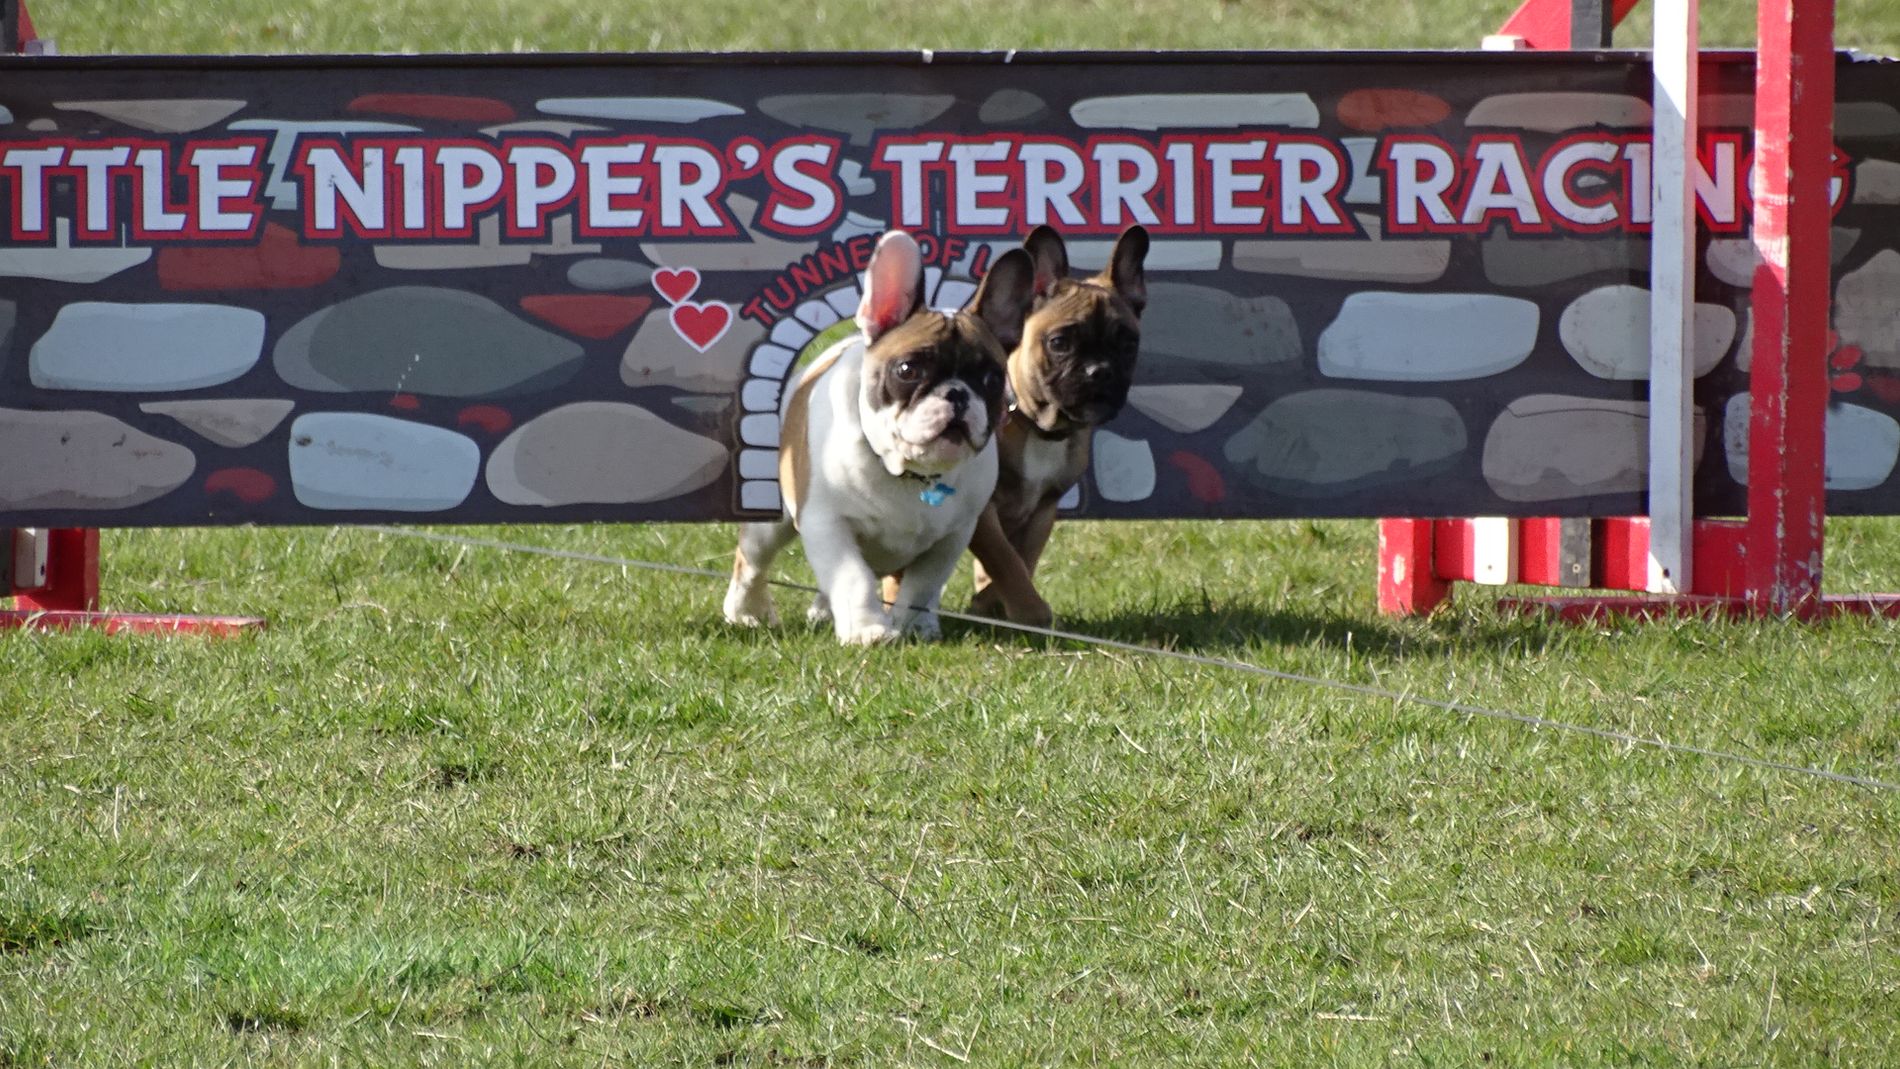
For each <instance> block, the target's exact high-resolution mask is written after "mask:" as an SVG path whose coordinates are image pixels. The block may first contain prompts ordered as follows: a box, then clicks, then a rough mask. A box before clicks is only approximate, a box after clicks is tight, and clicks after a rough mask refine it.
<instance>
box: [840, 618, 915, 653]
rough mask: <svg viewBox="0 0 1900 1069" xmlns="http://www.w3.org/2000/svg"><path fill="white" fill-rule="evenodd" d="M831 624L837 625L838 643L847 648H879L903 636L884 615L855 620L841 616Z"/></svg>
mask: <svg viewBox="0 0 1900 1069" xmlns="http://www.w3.org/2000/svg"><path fill="white" fill-rule="evenodd" d="M833 622H834V623H835V624H836V625H837V629H838V641H839V642H842V643H843V644H845V645H847V646H879V645H882V644H884V643H886V642H895V641H896V640H897V639H898V638H899V637H900V636H901V635H902V634H903V632H902V631H899V630H898V629H897V625H896V624H894V623H892V622H891V618H890V616H889V615H887V614H885V613H869V614H865V615H862V616H859V617H858V618H857V619H855V620H847V619H846V618H844V617H842V616H841V617H838V618H837V619H836V620H835V621H833Z"/></svg>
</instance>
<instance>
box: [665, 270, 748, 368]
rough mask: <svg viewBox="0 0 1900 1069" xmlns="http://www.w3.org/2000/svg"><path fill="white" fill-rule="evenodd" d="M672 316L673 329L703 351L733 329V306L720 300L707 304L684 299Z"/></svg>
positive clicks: (688, 342) (676, 306)
mask: <svg viewBox="0 0 1900 1069" xmlns="http://www.w3.org/2000/svg"><path fill="white" fill-rule="evenodd" d="M655 277H658V276H655ZM662 292H664V291H662ZM671 318H672V321H673V330H674V331H675V332H676V333H677V334H679V336H680V337H682V338H684V339H686V344H688V345H690V346H692V347H693V348H695V349H697V350H699V351H700V352H702V353H703V352H705V351H706V350H708V349H710V348H712V347H713V345H714V344H715V343H717V342H718V341H719V339H721V338H723V337H725V336H726V331H728V330H730V329H732V306H731V305H729V304H724V303H722V302H720V301H707V302H706V303H705V304H695V303H693V302H692V301H682V302H680V303H679V304H676V305H674V306H673V312H672V317H671Z"/></svg>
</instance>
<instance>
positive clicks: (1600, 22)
mask: <svg viewBox="0 0 1900 1069" xmlns="http://www.w3.org/2000/svg"><path fill="white" fill-rule="evenodd" d="M1615 29H1616V13H1615V10H1614V5H1612V4H1611V3H1610V2H1609V0H1570V47H1571V48H1608V47H1610V37H1611V34H1612V33H1613V32H1614V31H1615Z"/></svg>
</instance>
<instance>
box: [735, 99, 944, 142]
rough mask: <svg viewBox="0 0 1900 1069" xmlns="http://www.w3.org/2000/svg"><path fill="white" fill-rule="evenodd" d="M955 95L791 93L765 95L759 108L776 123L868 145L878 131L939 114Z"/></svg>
mask: <svg viewBox="0 0 1900 1069" xmlns="http://www.w3.org/2000/svg"><path fill="white" fill-rule="evenodd" d="M956 102H957V98H956V97H953V96H950V95H948V94H941V93H792V94H787V95H784V96H770V97H765V98H763V99H761V100H760V101H759V110H760V111H762V112H764V113H766V114H767V115H770V116H771V117H772V118H774V119H777V120H779V121H780V122H785V123H790V124H792V125H793V126H808V127H813V128H816V129H819V130H832V131H835V132H837V133H841V134H844V135H846V136H847V137H849V138H850V139H851V143H852V144H853V145H859V146H864V145H869V144H870V143H871V135H872V134H874V133H876V132H878V131H880V130H910V129H913V128H915V127H917V126H921V125H922V124H924V123H927V122H929V121H930V120H932V119H934V118H936V117H937V116H939V115H942V114H943V113H944V112H945V111H948V110H949V109H950V105H952V104H955V103H956Z"/></svg>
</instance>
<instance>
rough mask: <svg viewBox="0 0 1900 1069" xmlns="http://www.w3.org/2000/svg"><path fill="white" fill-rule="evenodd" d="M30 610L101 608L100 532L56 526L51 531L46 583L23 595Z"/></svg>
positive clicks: (23, 605) (21, 604)
mask: <svg viewBox="0 0 1900 1069" xmlns="http://www.w3.org/2000/svg"><path fill="white" fill-rule="evenodd" d="M16 605H17V606H18V607H19V608H20V609H22V610H24V611H27V612H46V611H59V612H95V611H97V610H98V608H99V532H98V531H96V530H94V529H92V528H85V527H56V528H54V529H53V530H51V531H48V532H47V546H46V585H45V586H43V587H40V588H39V589H37V590H30V591H27V592H25V593H22V594H21V595H19V598H18V600H17V601H16Z"/></svg>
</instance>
